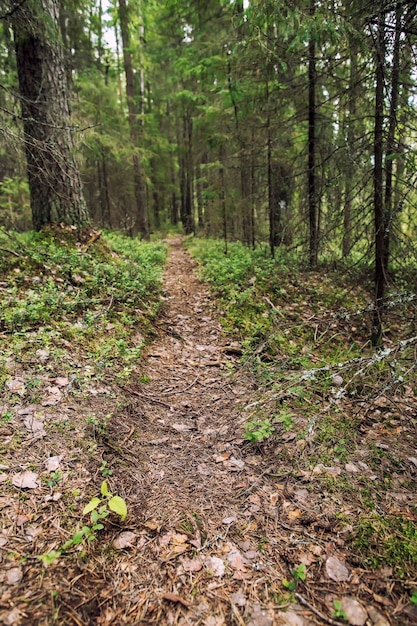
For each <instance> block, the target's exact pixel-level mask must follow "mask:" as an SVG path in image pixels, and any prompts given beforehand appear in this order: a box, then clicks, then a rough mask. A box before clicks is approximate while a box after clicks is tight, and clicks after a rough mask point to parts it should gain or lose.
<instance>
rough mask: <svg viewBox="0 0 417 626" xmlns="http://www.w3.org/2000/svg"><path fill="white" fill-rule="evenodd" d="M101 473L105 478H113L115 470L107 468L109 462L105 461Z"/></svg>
mask: <svg viewBox="0 0 417 626" xmlns="http://www.w3.org/2000/svg"><path fill="white" fill-rule="evenodd" d="M100 472H101V475H102V476H103V478H107V476H111V475H112V474H113V470H112V469H109V468H108V467H107V461H103V463H102V464H101V467H100Z"/></svg>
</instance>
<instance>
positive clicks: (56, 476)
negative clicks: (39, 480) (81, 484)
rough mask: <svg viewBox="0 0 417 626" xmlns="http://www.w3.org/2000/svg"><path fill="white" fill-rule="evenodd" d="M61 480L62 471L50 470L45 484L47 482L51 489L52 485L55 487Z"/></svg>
mask: <svg viewBox="0 0 417 626" xmlns="http://www.w3.org/2000/svg"><path fill="white" fill-rule="evenodd" d="M61 481H62V472H60V471H59V470H56V471H55V472H51V474H50V476H49V480H48V483H47V484H48V487H51V489H52V488H53V487H56V485H59V483H60V482H61Z"/></svg>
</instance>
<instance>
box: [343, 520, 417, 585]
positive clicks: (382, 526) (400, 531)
mask: <svg viewBox="0 0 417 626" xmlns="http://www.w3.org/2000/svg"><path fill="white" fill-rule="evenodd" d="M351 542H352V547H353V548H354V549H355V550H356V551H357V552H358V554H359V555H360V556H361V557H362V558H363V560H364V562H365V563H366V564H367V565H368V566H369V567H373V568H378V567H380V566H382V565H390V566H391V567H393V569H394V571H395V572H396V574H397V575H398V576H400V577H404V576H406V575H407V570H408V569H409V568H413V567H414V568H416V567H417V523H416V522H415V521H412V520H409V519H406V518H404V517H400V516H398V515H380V514H378V513H376V512H374V513H372V514H371V515H369V516H366V517H362V518H361V519H360V520H359V523H358V525H357V526H356V527H355V528H354V530H353V533H352V538H351Z"/></svg>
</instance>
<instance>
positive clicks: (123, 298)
mask: <svg viewBox="0 0 417 626" xmlns="http://www.w3.org/2000/svg"><path fill="white" fill-rule="evenodd" d="M12 244H13V245H12ZM8 246H9V247H10V248H12V247H13V248H14V250H15V252H16V256H15V255H14V254H13V255H3V256H2V257H1V259H0V271H1V272H2V274H3V276H4V278H5V280H6V281H7V282H5V283H2V285H1V286H0V294H1V299H0V329H1V330H2V332H3V333H5V334H6V336H7V335H10V338H11V339H12V337H13V343H14V344H15V345H16V343H17V342H18V341H19V336H23V334H26V333H31V341H30V344H31V345H32V346H33V350H34V351H36V349H37V348H42V349H44V348H45V347H46V348H48V345H53V347H54V351H55V352H56V353H57V356H58V350H59V345H60V343H63V342H67V343H68V342H70V343H71V345H72V346H73V348H74V349H76V348H77V347H78V349H80V350H83V351H87V352H89V353H90V354H91V355H92V356H93V358H94V360H95V362H96V363H97V364H98V365H99V367H100V368H101V369H105V368H107V367H109V366H110V365H112V366H114V365H115V364H116V363H117V365H118V366H119V367H120V370H121V371H123V370H124V368H128V369H127V370H125V373H124V376H126V375H129V371H130V370H129V368H131V367H132V366H133V365H134V364H135V363H136V362H137V360H138V358H139V357H140V355H141V351H142V349H143V345H144V338H145V336H146V334H147V333H148V332H149V321H150V320H151V319H153V317H154V316H155V315H156V313H157V310H158V307H159V292H160V285H161V271H162V266H163V264H164V262H165V256H166V248H165V246H164V245H162V244H160V243H143V242H141V241H139V240H133V239H129V238H127V237H123V236H122V235H119V234H116V233H111V234H108V236H106V238H105V237H103V236H102V238H101V239H99V240H98V241H97V242H95V243H94V244H93V245H92V246H90V247H87V249H85V248H84V247H83V245H82V244H79V243H78V242H77V240H76V238H75V236H74V235H73V234H72V231H70V230H67V229H62V230H61V229H59V228H58V229H55V230H54V231H51V230H46V231H44V232H41V233H27V234H25V235H14V236H13V239H12V240H11V241H9V242H8ZM139 331H141V339H140V340H139V341H138V339H137V337H139V335H138V332H139ZM133 337H136V339H135V340H132V339H133ZM25 350H27V346H26V348H25ZM0 376H1V369H0Z"/></svg>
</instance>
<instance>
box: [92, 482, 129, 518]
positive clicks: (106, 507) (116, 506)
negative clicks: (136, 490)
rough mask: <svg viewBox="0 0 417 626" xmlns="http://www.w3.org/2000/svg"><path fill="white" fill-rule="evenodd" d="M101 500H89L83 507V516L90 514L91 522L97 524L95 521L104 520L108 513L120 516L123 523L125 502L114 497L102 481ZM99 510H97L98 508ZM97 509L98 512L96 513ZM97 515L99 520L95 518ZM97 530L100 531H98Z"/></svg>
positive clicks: (125, 514) (125, 508)
mask: <svg viewBox="0 0 417 626" xmlns="http://www.w3.org/2000/svg"><path fill="white" fill-rule="evenodd" d="M100 493H101V498H97V497H94V498H91V500H90V502H89V503H88V504H87V506H85V507H84V510H83V515H87V514H88V513H91V521H92V522H93V524H95V523H96V522H97V519H104V517H107V515H109V513H110V511H111V512H112V513H116V515H119V516H120V519H121V521H122V522H123V521H124V520H125V519H126V516H127V506H126V502H125V501H124V500H123V498H121V497H120V496H114V495H113V494H112V493H111V492H110V491H109V489H108V487H107V481H105V480H103V482H102V483H101V488H100ZM99 505H101V506H100V508H99V509H98V507H99ZM97 509H98V511H97ZM97 515H99V518H97ZM98 530H101V528H100V529H98Z"/></svg>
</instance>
